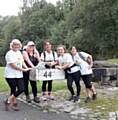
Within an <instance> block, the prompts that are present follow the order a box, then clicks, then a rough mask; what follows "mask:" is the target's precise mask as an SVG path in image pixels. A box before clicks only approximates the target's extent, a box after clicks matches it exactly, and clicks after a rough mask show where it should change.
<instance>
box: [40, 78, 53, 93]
mask: <svg viewBox="0 0 118 120" xmlns="http://www.w3.org/2000/svg"><path fill="white" fill-rule="evenodd" d="M47 84H48V92H51V91H52V80H49V81H43V83H42V92H46V85H47Z"/></svg>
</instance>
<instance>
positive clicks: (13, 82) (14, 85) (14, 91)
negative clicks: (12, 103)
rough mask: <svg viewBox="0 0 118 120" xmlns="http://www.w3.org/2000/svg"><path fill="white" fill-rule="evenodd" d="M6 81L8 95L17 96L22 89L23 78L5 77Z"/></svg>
mask: <svg viewBox="0 0 118 120" xmlns="http://www.w3.org/2000/svg"><path fill="white" fill-rule="evenodd" d="M6 81H7V83H8V85H9V87H10V90H11V93H10V95H14V96H15V97H17V96H19V95H20V94H21V93H22V92H23V91H24V82H23V78H6Z"/></svg>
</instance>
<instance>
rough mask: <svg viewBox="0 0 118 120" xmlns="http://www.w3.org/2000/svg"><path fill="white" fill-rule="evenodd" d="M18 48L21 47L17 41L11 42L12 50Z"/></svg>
mask: <svg viewBox="0 0 118 120" xmlns="http://www.w3.org/2000/svg"><path fill="white" fill-rule="evenodd" d="M20 48H21V46H20V44H19V43H15V42H13V44H12V49H13V50H14V51H17V50H20Z"/></svg>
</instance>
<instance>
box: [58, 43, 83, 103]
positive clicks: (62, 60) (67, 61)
mask: <svg viewBox="0 0 118 120" xmlns="http://www.w3.org/2000/svg"><path fill="white" fill-rule="evenodd" d="M57 51H58V54H59V58H58V62H59V66H56V68H58V69H63V70H64V71H65V75H66V78H67V87H68V89H69V91H70V93H71V96H70V97H69V99H68V100H69V101H74V102H76V101H80V91H81V86H80V69H79V67H77V66H76V65H75V64H74V61H73V60H72V56H71V55H70V54H69V53H66V49H65V46H63V45H60V46H59V47H58V48H57ZM73 81H74V82H75V85H76V91H77V94H76V95H75V92H74V89H73V87H72V84H73Z"/></svg>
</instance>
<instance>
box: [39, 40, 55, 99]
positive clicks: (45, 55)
mask: <svg viewBox="0 0 118 120" xmlns="http://www.w3.org/2000/svg"><path fill="white" fill-rule="evenodd" d="M41 60H42V61H44V63H45V67H46V68H47V69H50V68H55V65H56V64H57V53H56V52H55V51H53V50H52V45H51V42H50V41H49V40H46V41H45V42H44V52H42V54H41ZM47 84H48V89H47V90H46V86H47ZM46 91H48V93H46ZM41 98H42V99H43V100H44V101H45V100H47V98H49V99H51V100H54V96H53V95H52V80H48V81H43V83H42V97H41Z"/></svg>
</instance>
